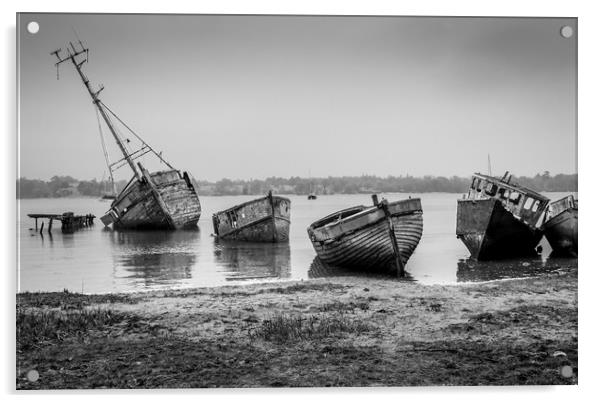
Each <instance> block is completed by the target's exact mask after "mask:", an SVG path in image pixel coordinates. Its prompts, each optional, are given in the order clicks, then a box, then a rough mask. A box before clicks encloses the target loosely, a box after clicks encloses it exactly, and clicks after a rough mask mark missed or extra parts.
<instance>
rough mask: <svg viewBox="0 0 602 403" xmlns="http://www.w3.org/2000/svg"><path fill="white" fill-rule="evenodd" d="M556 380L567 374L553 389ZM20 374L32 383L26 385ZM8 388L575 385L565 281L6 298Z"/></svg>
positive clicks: (572, 278)
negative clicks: (10, 314) (13, 331)
mask: <svg viewBox="0 0 602 403" xmlns="http://www.w3.org/2000/svg"><path fill="white" fill-rule="evenodd" d="M563 367H565V371H567V369H568V368H570V369H572V373H570V371H569V372H565V373H564V376H563V375H562V374H561V369H562V368H563ZM32 370H33V371H37V373H38V374H39V379H37V380H35V381H32V380H29V379H28V377H27V374H28V373H29V374H31V373H32V372H31V371H32ZM567 375H568V376H567ZM33 379H35V378H33ZM16 382H17V388H18V389H46V388H107V387H109V388H111V387H112V388H159V387H161V388H186V387H263V386H381V385H382V386H385V385H389V386H403V385H483V384H484V385H506V384H575V383H577V274H576V272H570V273H564V274H556V275H549V276H545V277H539V278H531V279H523V280H511V281H500V282H491V283H486V284H473V285H462V286H426V285H420V284H412V283H404V282H398V281H396V280H392V279H391V280H385V279H361V278H336V279H328V280H316V281H310V282H295V283H288V284H284V285H283V284H263V285H261V284H256V285H250V286H244V287H220V288H215V289H195V290H182V291H169V292H153V293H144V294H143V293H141V294H131V295H129V294H128V295H98V296H87V295H81V294H75V293H25V294H19V295H18V296H17V379H16Z"/></svg>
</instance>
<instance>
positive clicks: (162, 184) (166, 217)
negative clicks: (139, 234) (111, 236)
mask: <svg viewBox="0 0 602 403" xmlns="http://www.w3.org/2000/svg"><path fill="white" fill-rule="evenodd" d="M145 178H146V180H144V181H139V180H134V181H132V182H131V183H130V185H129V186H128V187H126V189H124V190H123V192H121V194H120V195H119V196H118V197H117V199H116V200H115V201H114V202H113V203H112V204H111V209H110V210H109V212H108V213H107V214H106V215H105V216H104V217H102V221H103V223H104V224H105V225H109V224H111V223H112V224H113V228H114V229H138V230H141V229H167V230H174V229H186V228H193V227H196V225H197V223H198V221H199V218H200V216H201V204H200V202H199V198H198V195H197V192H196V189H195V188H194V184H193V182H192V181H191V180H190V179H189V177H188V176H187V175H186V174H185V175H184V177H183V178H182V177H180V175H179V172H177V171H164V172H155V173H153V174H152V175H149V174H148V173H146V172H145ZM151 181H152V183H149V182H151Z"/></svg>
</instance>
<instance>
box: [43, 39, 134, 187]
mask: <svg viewBox="0 0 602 403" xmlns="http://www.w3.org/2000/svg"><path fill="white" fill-rule="evenodd" d="M69 45H70V46H71V49H70V48H69V46H67V53H68V54H69V55H68V56H66V57H64V58H61V56H60V52H61V49H57V50H55V51H54V52H52V53H51V54H53V55H55V56H56V57H57V59H58V62H57V63H55V66H56V68H57V79H58V68H59V65H60V64H61V63H63V62H66V61H67V60H70V61H71V62H72V63H73V66H74V67H75V70H77V72H78V73H79V77H80V78H81V80H82V82H83V83H84V86H85V87H86V89H87V90H88V94H90V97H92V103H94V105H95V106H96V108H97V110H98V112H100V115H101V116H102V118H103V120H104V121H105V123H106V124H107V126H108V127H109V130H110V131H111V134H112V135H113V137H114V138H115V141H116V142H117V145H118V146H119V149H120V150H121V152H122V154H123V158H124V159H125V160H126V161H127V163H128V164H129V166H130V168H131V169H132V171H133V172H134V175H135V176H136V178H137V179H138V180H140V179H142V175H141V174H140V172H139V171H138V169H137V168H136V165H135V164H134V161H133V160H132V158H131V155H130V153H128V151H127V149H126V148H125V144H123V141H122V140H121V138H120V137H119V135H118V134H117V131H116V130H115V127H114V126H113V122H111V119H110V118H109V116H108V115H107V112H106V111H105V110H104V108H103V107H102V102H101V100H100V98H99V97H98V95H99V94H100V92H101V91H102V90H103V89H104V87H103V86H100V89H99V90H98V91H94V90H92V86H91V85H90V80H89V79H88V77H86V75H85V74H84V72H83V71H82V65H83V64H84V63H86V62H87V61H88V49H87V48H85V47H84V45H83V43H82V42H81V41H79V45H80V47H81V49H79V50H78V49H76V48H75V46H73V43H72V42H69ZM83 54H85V56H86V58H85V59H82V60H81V61H80V62H78V61H77V59H76V58H77V57H78V56H80V55H83Z"/></svg>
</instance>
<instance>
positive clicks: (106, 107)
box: [98, 99, 175, 169]
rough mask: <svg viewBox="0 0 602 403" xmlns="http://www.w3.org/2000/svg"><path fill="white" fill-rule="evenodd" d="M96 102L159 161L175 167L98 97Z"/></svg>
mask: <svg viewBox="0 0 602 403" xmlns="http://www.w3.org/2000/svg"><path fill="white" fill-rule="evenodd" d="M98 102H99V103H100V104H101V105H102V107H103V108H105V109H106V110H107V111H109V113H110V114H111V115H113V116H114V117H115V119H117V120H118V121H119V123H121V124H122V125H123V126H124V127H125V128H126V129H128V130H129V131H130V133H132V134H133V135H134V136H136V138H137V139H138V140H140V141H141V142H142V144H144V145H145V146H146V147H148V148H149V149H150V150H151V151H152V152H153V154H155V155H156V156H157V158H159V160H160V161H161V162H163V163H164V164H165V165H167V166H168V167H170V168H171V169H175V168H174V167H173V166H171V164H170V163H169V162H167V161H166V160H165V159H164V158H163V156H162V155H161V154H162V153H157V152H156V151H155V150H154V149H153V148H152V147H151V146H150V145H148V143H147V142H146V141H144V140H143V139H142V137H140V136H138V134H136V132H135V131H134V130H132V128H130V127H129V126H128V125H127V124H126V123H125V122H124V121H123V120H121V119H120V118H119V116H117V115H116V114H115V112H113V111H112V110H111V109H110V108H109V107H108V106H106V105H105V103H104V102H102V101H101V100H100V99H99V100H98Z"/></svg>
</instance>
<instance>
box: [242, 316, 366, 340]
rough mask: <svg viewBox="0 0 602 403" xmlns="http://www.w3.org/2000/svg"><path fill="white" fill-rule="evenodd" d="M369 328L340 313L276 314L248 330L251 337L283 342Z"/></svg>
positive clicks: (325, 336) (355, 331)
mask: <svg viewBox="0 0 602 403" xmlns="http://www.w3.org/2000/svg"><path fill="white" fill-rule="evenodd" d="M371 330H373V327H372V326H370V325H368V324H366V323H363V322H361V321H360V320H357V319H351V318H348V317H346V316H344V315H342V314H339V315H336V316H326V315H311V316H308V317H302V316H298V315H297V316H293V315H284V314H277V315H274V316H272V317H271V318H269V319H266V320H264V321H263V322H262V323H261V325H260V326H259V327H258V328H255V329H254V330H252V331H250V336H251V338H253V339H257V338H260V339H263V340H266V341H273V342H276V343H284V342H287V341H291V340H295V341H301V340H316V339H324V338H327V337H330V336H333V335H337V334H341V333H353V334H360V333H364V332H369V331H371Z"/></svg>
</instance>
